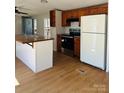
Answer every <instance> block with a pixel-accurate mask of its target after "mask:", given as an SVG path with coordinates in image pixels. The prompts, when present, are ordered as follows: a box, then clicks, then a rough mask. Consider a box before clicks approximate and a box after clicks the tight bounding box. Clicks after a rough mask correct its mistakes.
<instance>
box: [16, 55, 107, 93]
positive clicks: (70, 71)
mask: <svg viewBox="0 0 124 93" xmlns="http://www.w3.org/2000/svg"><path fill="white" fill-rule="evenodd" d="M15 68H16V78H17V80H18V81H19V83H20V85H19V86H16V90H15V91H16V93H108V73H106V72H104V71H102V70H100V69H97V68H94V67H92V66H89V65H86V64H83V63H80V61H79V59H77V58H73V57H69V56H66V55H63V54H61V53H55V54H54V67H53V68H51V69H48V70H45V71H42V72H39V73H37V74H34V73H33V72H32V71H31V70H30V69H29V68H28V67H27V66H25V65H24V64H23V63H22V62H21V61H20V60H19V59H17V58H16V66H15Z"/></svg>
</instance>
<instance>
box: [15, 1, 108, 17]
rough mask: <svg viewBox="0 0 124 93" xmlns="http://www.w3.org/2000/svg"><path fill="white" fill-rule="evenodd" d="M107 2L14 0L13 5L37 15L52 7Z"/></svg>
mask: <svg viewBox="0 0 124 93" xmlns="http://www.w3.org/2000/svg"><path fill="white" fill-rule="evenodd" d="M107 2H108V0H48V3H41V2H40V0H15V6H18V7H21V8H20V11H23V12H27V13H29V14H30V15H38V14H42V13H45V12H48V11H49V10H52V9H60V10H69V9H75V8H80V7H87V6H92V5H98V4H103V3H107Z"/></svg>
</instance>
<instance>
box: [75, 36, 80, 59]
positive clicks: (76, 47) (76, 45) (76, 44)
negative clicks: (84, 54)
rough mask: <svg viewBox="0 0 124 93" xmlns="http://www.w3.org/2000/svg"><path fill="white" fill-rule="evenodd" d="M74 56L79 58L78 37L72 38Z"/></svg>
mask: <svg viewBox="0 0 124 93" xmlns="http://www.w3.org/2000/svg"><path fill="white" fill-rule="evenodd" d="M74 55H75V56H78V57H80V37H79V36H76V37H74Z"/></svg>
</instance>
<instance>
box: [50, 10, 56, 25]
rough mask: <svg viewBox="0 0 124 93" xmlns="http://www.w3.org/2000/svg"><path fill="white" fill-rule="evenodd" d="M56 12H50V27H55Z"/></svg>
mask: <svg viewBox="0 0 124 93" xmlns="http://www.w3.org/2000/svg"><path fill="white" fill-rule="evenodd" d="M55 18H56V17H55V10H51V11H50V26H51V27H55V23H56V19H55Z"/></svg>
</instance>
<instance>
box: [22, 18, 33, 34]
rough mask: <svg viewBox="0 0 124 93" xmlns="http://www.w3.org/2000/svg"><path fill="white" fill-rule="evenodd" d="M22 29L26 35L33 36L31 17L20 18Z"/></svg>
mask: <svg viewBox="0 0 124 93" xmlns="http://www.w3.org/2000/svg"><path fill="white" fill-rule="evenodd" d="M22 29H23V33H24V34H26V35H32V34H34V24H33V19H32V18H31V17H22Z"/></svg>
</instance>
